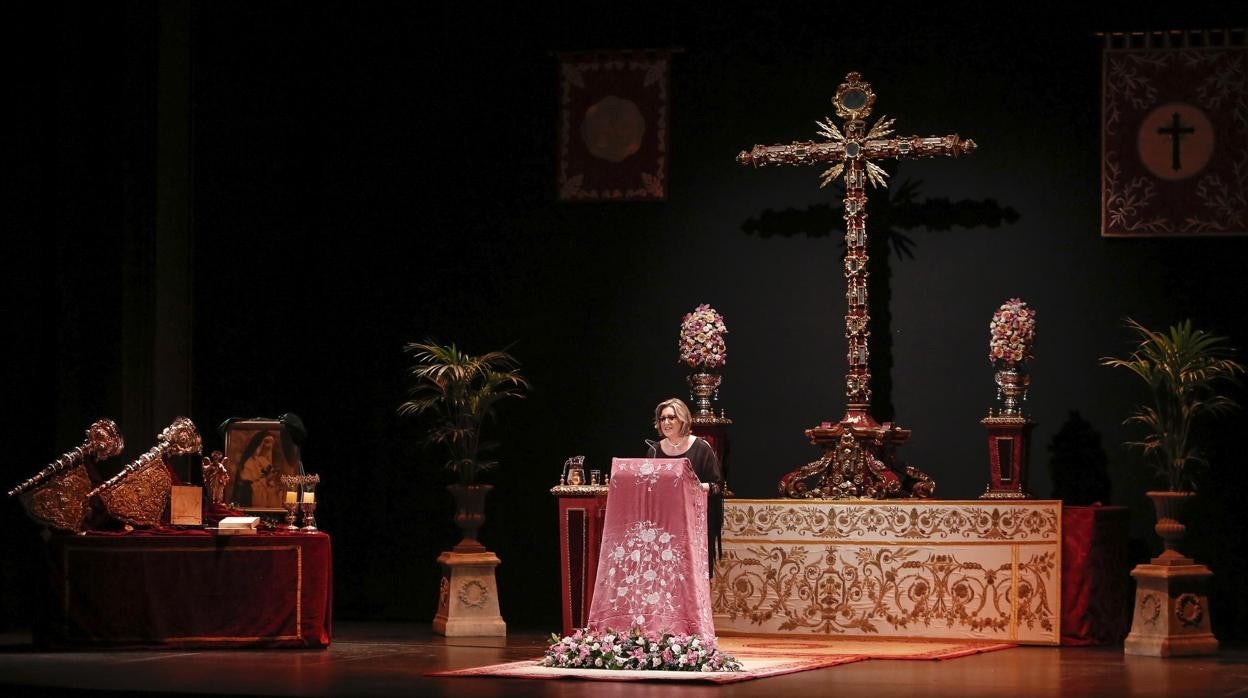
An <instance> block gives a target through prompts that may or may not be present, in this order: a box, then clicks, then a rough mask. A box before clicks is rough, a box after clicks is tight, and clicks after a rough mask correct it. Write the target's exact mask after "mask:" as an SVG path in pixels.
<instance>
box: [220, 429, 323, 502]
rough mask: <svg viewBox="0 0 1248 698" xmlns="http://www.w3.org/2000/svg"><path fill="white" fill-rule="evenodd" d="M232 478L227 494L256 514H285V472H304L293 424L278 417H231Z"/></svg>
mask: <svg viewBox="0 0 1248 698" xmlns="http://www.w3.org/2000/svg"><path fill="white" fill-rule="evenodd" d="M225 457H226V458H227V466H226V467H227V469H228V472H229V476H230V479H229V482H227V483H226V485H225V489H224V498H225V501H226V502H227V503H229V504H230V505H231V506H233V507H235V508H238V509H241V510H243V511H245V512H247V513H250V514H253V515H262V514H279V513H280V514H284V513H285V509H284V508H283V506H282V505H283V501H284V498H285V492H286V489H285V486H284V485H283V484H282V479H281V478H282V476H283V475H302V474H303V461H302V457H301V455H300V452H299V446H298V445H297V444H296V443H295V440H294V438H293V435H292V434H291V431H290V428H289V427H288V426H287V425H286V424H285V423H283V422H282V421H280V420H277V419H239V420H231V421H230V422H229V423H228V424H227V425H226V427H225Z"/></svg>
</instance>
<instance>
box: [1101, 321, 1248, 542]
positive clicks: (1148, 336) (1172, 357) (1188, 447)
mask: <svg viewBox="0 0 1248 698" xmlns="http://www.w3.org/2000/svg"><path fill="white" fill-rule="evenodd" d="M1126 324H1127V327H1128V328H1130V329H1131V330H1132V331H1133V332H1134V333H1135V334H1136V335H1137V337H1138V339H1139V343H1138V344H1137V345H1136V347H1135V350H1134V351H1132V352H1131V354H1130V355H1129V356H1127V357H1125V358H1118V357H1105V358H1103V359H1101V363H1102V364H1103V365H1105V366H1110V367H1114V368H1125V369H1127V370H1128V371H1131V372H1132V373H1133V374H1135V375H1136V376H1138V377H1139V378H1140V380H1142V381H1144V384H1145V385H1146V386H1147V387H1148V400H1147V401H1146V402H1143V403H1141V404H1140V405H1139V406H1138V407H1137V408H1136V410H1135V412H1134V413H1133V414H1132V415H1131V416H1130V417H1127V419H1126V420H1125V421H1124V422H1123V423H1124V424H1138V425H1141V426H1142V427H1144V436H1143V438H1142V439H1140V440H1139V441H1128V442H1127V444H1126V445H1128V446H1132V447H1136V448H1139V449H1141V450H1142V452H1143V455H1144V457H1145V459H1146V460H1147V461H1149V462H1150V463H1151V464H1152V466H1153V468H1154V469H1155V470H1156V472H1157V475H1158V476H1159V477H1161V478H1164V479H1165V481H1166V484H1167V489H1166V490H1165V491H1155V492H1147V493H1146V494H1147V495H1148V497H1149V498H1150V499H1152V500H1153V504H1154V506H1155V507H1156V510H1157V526H1156V530H1157V534H1158V535H1160V536H1161V538H1162V540H1164V541H1165V544H1166V550H1165V552H1164V553H1163V554H1162V556H1161V558H1158V560H1154V563H1157V562H1158V561H1162V562H1163V563H1164V562H1166V561H1169V560H1175V561H1177V560H1180V559H1185V558H1183V557H1182V555H1180V554H1179V553H1178V551H1177V550H1175V543H1176V541H1178V540H1180V539H1181V538H1182V536H1183V533H1184V531H1185V527H1184V526H1183V524H1181V523H1179V521H1180V514H1181V511H1182V506H1183V505H1184V504H1185V503H1186V502H1187V501H1188V500H1190V499H1191V498H1192V497H1194V496H1195V482H1194V480H1193V475H1194V474H1195V471H1196V470H1198V469H1199V468H1202V467H1205V466H1207V465H1208V463H1207V461H1206V460H1205V456H1204V453H1203V451H1202V448H1201V443H1200V439H1199V437H1198V435H1197V433H1196V432H1195V431H1193V427H1195V426H1196V425H1197V424H1198V423H1199V422H1201V421H1203V420H1204V419H1206V418H1209V417H1216V416H1218V415H1221V414H1224V413H1226V412H1228V411H1229V410H1232V409H1234V408H1235V407H1237V405H1236V403H1235V402H1234V401H1233V400H1232V399H1231V398H1229V397H1227V396H1226V395H1224V394H1223V393H1221V392H1220V390H1221V389H1222V388H1223V387H1224V386H1225V385H1227V384H1228V383H1231V382H1233V381H1235V380H1236V377H1237V376H1238V375H1239V374H1241V373H1243V372H1244V367H1243V366H1242V365H1241V364H1239V363H1237V362H1236V361H1235V360H1234V358H1233V357H1234V354H1235V350H1234V349H1233V348H1231V347H1230V345H1229V344H1228V343H1227V339H1226V338H1225V337H1218V336H1215V335H1212V334H1209V333H1208V332H1205V331H1203V330H1198V329H1193V328H1192V321H1191V320H1184V321H1183V322H1181V323H1179V324H1177V325H1173V326H1171V327H1170V328H1169V329H1168V330H1167V331H1166V332H1157V331H1154V330H1150V329H1148V328H1147V327H1144V326H1143V325H1141V324H1140V323H1138V322H1136V321H1135V320H1132V319H1130V318H1127V321H1126ZM1187 562H1188V563H1189V564H1190V561H1187Z"/></svg>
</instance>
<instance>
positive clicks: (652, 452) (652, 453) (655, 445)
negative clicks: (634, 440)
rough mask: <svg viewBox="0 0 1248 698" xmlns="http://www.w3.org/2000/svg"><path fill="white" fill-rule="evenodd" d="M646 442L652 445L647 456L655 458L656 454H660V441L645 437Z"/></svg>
mask: <svg viewBox="0 0 1248 698" xmlns="http://www.w3.org/2000/svg"><path fill="white" fill-rule="evenodd" d="M645 442H646V445H647V446H649V447H650V450H649V451H648V452H647V453H646V458H654V457H655V456H656V455H658V453H659V442H658V441H651V440H650V439H645Z"/></svg>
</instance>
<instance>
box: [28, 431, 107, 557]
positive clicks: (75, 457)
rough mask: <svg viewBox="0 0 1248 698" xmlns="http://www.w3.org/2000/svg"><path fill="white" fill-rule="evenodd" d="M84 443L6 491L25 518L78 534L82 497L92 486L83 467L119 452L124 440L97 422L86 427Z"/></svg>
mask: <svg viewBox="0 0 1248 698" xmlns="http://www.w3.org/2000/svg"><path fill="white" fill-rule="evenodd" d="M86 437H87V440H86V441H84V442H83V443H82V445H80V446H78V447H77V448H75V449H74V450H72V451H69V452H68V453H65V454H64V455H62V456H61V457H60V458H57V459H56V460H55V461H53V462H52V463H51V464H50V465H48V466H47V467H45V468H43V469H42V470H40V471H39V472H37V473H35V474H34V475H33V476H31V477H30V478H28V479H26V480H25V481H23V482H21V483H19V484H18V485H17V486H16V487H14V488H13V489H11V490H9V496H10V497H14V496H16V497H18V500H19V501H20V502H21V503H22V507H23V508H25V509H26V513H27V515H29V516H30V518H32V519H34V520H35V521H37V522H38V523H41V524H43V525H45V526H51V527H52V528H56V529H59V530H62V531H73V532H79V531H81V530H82V526H83V523H84V522H85V521H86V516H87V511H88V509H87V502H86V495H87V493H88V492H90V491H91V488H92V487H94V486H95V483H93V482H92V481H91V475H90V472H89V471H88V470H87V468H86V466H87V464H94V463H98V462H100V461H102V460H105V459H107V458H111V457H113V456H116V455H118V454H120V453H121V451H122V449H123V448H125V440H124V439H123V438H122V436H121V431H120V430H119V429H118V428H117V424H116V423H115V422H114V421H113V420H111V419H101V420H98V421H96V422H94V423H92V424H91V426H89V427H87V431H86Z"/></svg>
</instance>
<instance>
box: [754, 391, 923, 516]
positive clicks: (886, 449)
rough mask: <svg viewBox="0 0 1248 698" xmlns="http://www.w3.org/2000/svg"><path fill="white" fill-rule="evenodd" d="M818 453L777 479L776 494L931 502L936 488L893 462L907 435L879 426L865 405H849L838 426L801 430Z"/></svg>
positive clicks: (912, 470)
mask: <svg viewBox="0 0 1248 698" xmlns="http://www.w3.org/2000/svg"><path fill="white" fill-rule="evenodd" d="M806 438H808V439H810V442H811V443H812V444H813V445H815V446H817V447H818V448H819V449H820V450H821V451H822V454H823V455H822V456H821V457H820V458H819V459H818V460H815V461H811V462H810V463H807V464H806V465H804V466H802V467H800V468H798V469H797V470H794V471H793V472H791V473H789V474H788V475H785V476H784V477H783V478H781V479H780V485H779V490H780V494H781V495H782V496H785V497H789V498H792V499H899V498H907V497H919V498H926V497H931V496H932V495H933V493H934V492H935V491H936V483H935V482H934V481H932V478H931V477H930V476H929V475H928V474H927V473H924V472H923V471H921V470H919V469H918V468H915V467H914V466H911V465H907V464H905V463H903V462H901V461H899V460H897V458H896V454H895V451H896V448H897V446H900V445H901V444H902V443H904V442H905V441H906V439H908V438H910V430H909V429H902V428H900V427H898V426H896V425H894V424H893V423H891V422H885V423H884V424H880V423H879V422H876V421H875V419H873V418H872V417H871V413H870V412H869V411H868V406H867V405H858V404H851V405H849V408H848V410H847V411H846V412H845V416H844V417H842V418H841V421H840V422H838V423H836V424H832V423H831V422H824V423H823V424H822V425H820V426H817V427H812V428H810V429H807V430H806Z"/></svg>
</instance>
